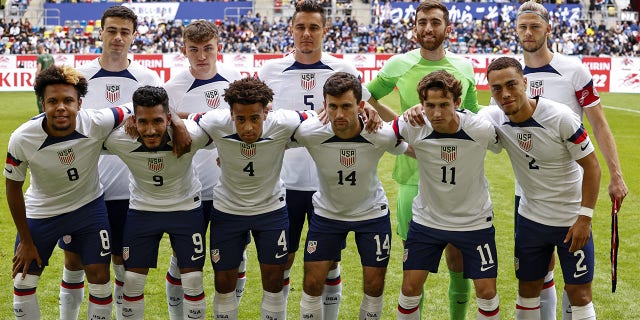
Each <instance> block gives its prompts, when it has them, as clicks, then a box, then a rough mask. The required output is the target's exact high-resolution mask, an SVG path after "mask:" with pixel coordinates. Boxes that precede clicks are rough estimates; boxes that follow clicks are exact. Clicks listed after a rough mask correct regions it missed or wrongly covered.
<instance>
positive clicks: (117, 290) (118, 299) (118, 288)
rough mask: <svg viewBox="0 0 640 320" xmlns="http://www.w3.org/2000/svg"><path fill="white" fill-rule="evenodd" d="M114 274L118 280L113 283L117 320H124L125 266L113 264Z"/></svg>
mask: <svg viewBox="0 0 640 320" xmlns="http://www.w3.org/2000/svg"><path fill="white" fill-rule="evenodd" d="M112 266H113V274H114V275H115V278H116V280H115V281H114V283H113V297H114V298H115V307H116V310H115V311H116V320H123V319H124V317H122V290H123V288H122V287H123V286H124V277H125V270H124V265H123V264H113V265H112Z"/></svg>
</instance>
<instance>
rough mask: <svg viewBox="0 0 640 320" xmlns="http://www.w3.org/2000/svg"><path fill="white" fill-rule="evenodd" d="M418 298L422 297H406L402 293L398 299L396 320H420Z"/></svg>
mask: <svg viewBox="0 0 640 320" xmlns="http://www.w3.org/2000/svg"><path fill="white" fill-rule="evenodd" d="M420 298H422V295H418V296H412V297H407V296H405V295H404V294H402V292H400V296H399V297H398V309H397V311H396V319H397V320H419V319H420V307H419V303H420Z"/></svg>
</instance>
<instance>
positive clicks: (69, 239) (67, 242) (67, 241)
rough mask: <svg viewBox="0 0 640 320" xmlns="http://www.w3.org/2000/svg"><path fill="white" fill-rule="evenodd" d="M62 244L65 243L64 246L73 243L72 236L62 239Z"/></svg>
mask: <svg viewBox="0 0 640 320" xmlns="http://www.w3.org/2000/svg"><path fill="white" fill-rule="evenodd" d="M62 242H64V244H69V243H71V236H70V235H68V234H67V235H65V236H63V237H62Z"/></svg>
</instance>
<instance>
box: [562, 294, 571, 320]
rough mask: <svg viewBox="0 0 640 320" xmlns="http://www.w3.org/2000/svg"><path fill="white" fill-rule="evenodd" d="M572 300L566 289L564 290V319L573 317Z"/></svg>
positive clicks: (567, 319) (568, 319)
mask: <svg viewBox="0 0 640 320" xmlns="http://www.w3.org/2000/svg"><path fill="white" fill-rule="evenodd" d="M571 315H572V311H571V302H570V301H569V295H568V294H567V291H566V290H562V320H571V319H572V316H571Z"/></svg>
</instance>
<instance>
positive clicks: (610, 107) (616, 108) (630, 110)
mask: <svg viewBox="0 0 640 320" xmlns="http://www.w3.org/2000/svg"><path fill="white" fill-rule="evenodd" d="M604 107H605V108H606V109H613V110H618V111H626V112H632V113H640V110H634V109H626V108H618V107H613V106H604Z"/></svg>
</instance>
